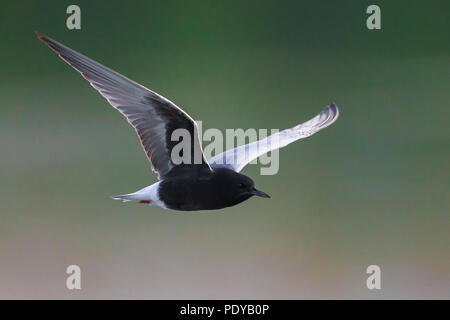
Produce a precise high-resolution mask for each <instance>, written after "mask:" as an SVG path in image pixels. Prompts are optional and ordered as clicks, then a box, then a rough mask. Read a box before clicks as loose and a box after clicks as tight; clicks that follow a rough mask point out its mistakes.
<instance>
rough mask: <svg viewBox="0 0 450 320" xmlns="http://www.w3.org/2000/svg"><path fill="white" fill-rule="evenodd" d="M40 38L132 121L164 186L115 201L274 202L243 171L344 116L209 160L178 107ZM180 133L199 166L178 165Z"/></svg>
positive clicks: (320, 118) (213, 205) (193, 205)
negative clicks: (183, 132) (176, 134)
mask: <svg viewBox="0 0 450 320" xmlns="http://www.w3.org/2000/svg"><path fill="white" fill-rule="evenodd" d="M36 34H37V36H38V38H39V39H40V40H41V41H42V42H44V43H45V44H47V45H48V46H49V47H50V48H51V49H52V50H53V51H55V52H56V53H57V54H58V55H59V56H60V57H61V58H62V59H63V60H64V61H66V62H67V63H68V64H69V65H71V66H72V67H73V68H74V69H75V70H77V71H78V72H80V73H81V75H82V76H83V77H84V78H85V79H86V80H88V81H89V82H90V84H91V85H92V86H93V87H94V88H95V89H97V90H98V91H99V92H100V94H101V95H102V96H103V97H105V98H106V99H107V100H108V102H109V103H110V104H111V105H112V106H113V107H114V108H116V109H117V110H119V112H120V113H122V114H123V115H124V116H125V117H126V118H127V120H128V122H129V123H130V124H131V125H132V126H133V127H134V129H135V130H136V132H137V134H138V136H139V139H140V141H141V144H142V147H143V148H144V151H145V153H146V154H147V157H148V160H149V161H150V163H151V164H152V168H153V171H155V172H157V173H158V175H159V176H158V178H159V180H160V181H158V182H156V183H154V184H152V185H150V186H148V187H145V188H143V189H141V190H139V191H136V192H134V193H130V194H124V195H120V196H114V197H112V198H113V199H119V200H123V201H139V202H141V203H147V204H149V205H152V206H159V207H163V208H166V209H172V210H183V211H192V210H212V209H221V208H225V207H230V206H234V205H236V204H238V203H241V202H243V201H245V200H247V199H249V198H250V197H252V196H259V197H264V198H270V197H269V195H267V194H266V193H264V192H262V191H260V190H258V189H256V188H255V183H254V182H253V180H252V179H250V178H249V177H247V176H245V175H243V174H240V173H239V172H240V171H241V170H242V168H244V167H245V166H246V165H247V164H248V163H249V162H250V161H252V160H254V159H256V158H258V157H259V156H261V155H263V154H265V153H267V152H269V151H272V150H276V149H278V148H282V147H284V146H286V145H288V144H290V143H292V142H294V141H296V140H298V139H302V138H306V137H309V136H311V135H313V134H314V133H316V132H318V131H320V130H322V129H324V128H326V127H328V126H329V125H331V124H332V123H334V122H335V121H336V119H337V118H338V116H339V110H338V107H337V106H336V104H334V103H332V104H330V105H328V106H326V107H325V108H324V109H323V110H322V111H321V112H320V113H319V114H318V115H317V116H315V117H314V118H312V119H311V120H309V121H307V122H305V123H302V124H299V125H297V126H295V127H293V128H290V129H286V130H283V131H280V132H277V133H275V134H273V135H271V136H269V137H266V138H264V139H261V140H259V141H255V142H252V143H249V144H246V145H242V146H239V147H237V148H234V149H230V150H227V151H225V152H223V153H221V154H219V155H217V156H214V157H212V158H211V159H209V160H206V159H205V157H204V155H203V151H202V147H201V143H200V139H199V136H198V132H197V131H198V130H197V125H196V123H195V122H194V120H192V118H191V117H190V116H189V115H188V114H187V113H186V112H184V111H183V110H182V109H181V108H179V107H178V106H176V105H175V104H174V103H173V102H171V101H169V100H168V99H166V98H164V97H162V96H160V95H159V94H157V93H155V92H153V91H151V90H150V89H147V88H145V87H144V86H142V85H140V84H138V83H136V82H134V81H132V80H130V79H128V78H126V77H124V76H123V75H121V74H119V73H117V72H115V71H114V70H111V69H109V68H107V67H105V66H103V65H101V64H100V63H98V62H95V61H94V60H92V59H90V58H88V57H86V56H84V55H82V54H80V53H78V52H76V51H74V50H72V49H70V48H68V47H66V46H64V45H62V44H60V43H59V42H57V41H55V40H53V39H51V38H49V37H47V36H45V35H43V34H41V33H39V32H36ZM176 129H185V130H187V132H189V133H190V136H191V137H192V139H191V140H192V141H191V147H192V148H190V149H191V156H190V157H188V159H194V158H195V159H199V160H198V161H184V162H183V161H181V162H180V161H178V160H179V159H176V161H175V160H174V159H173V157H172V149H173V148H174V146H175V145H176V143H177V142H176V141H172V139H171V137H172V133H173V132H174V130H176Z"/></svg>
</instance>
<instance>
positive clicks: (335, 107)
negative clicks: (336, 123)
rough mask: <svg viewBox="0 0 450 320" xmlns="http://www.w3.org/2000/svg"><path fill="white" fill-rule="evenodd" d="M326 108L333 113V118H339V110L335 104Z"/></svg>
mask: <svg viewBox="0 0 450 320" xmlns="http://www.w3.org/2000/svg"><path fill="white" fill-rule="evenodd" d="M327 108H330V109H331V110H332V111H333V114H334V117H335V118H337V117H338V116H339V108H338V106H337V104H336V103H335V102H332V103H330V104H329V105H328V106H327Z"/></svg>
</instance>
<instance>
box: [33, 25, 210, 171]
mask: <svg viewBox="0 0 450 320" xmlns="http://www.w3.org/2000/svg"><path fill="white" fill-rule="evenodd" d="M36 34H37V36H38V38H39V39H40V40H41V41H42V42H44V43H45V44H47V45H48V46H49V47H50V48H51V49H52V50H53V51H55V52H56V53H57V54H58V55H59V56H60V57H61V59H63V60H64V61H65V62H67V63H68V64H69V65H71V66H72V67H73V68H74V69H75V70H77V71H78V72H80V73H81V75H82V76H83V77H84V78H85V79H86V80H88V81H89V82H90V84H91V85H92V86H93V87H94V88H95V89H97V90H98V91H99V92H100V94H101V95H102V96H103V97H105V98H106V100H108V102H109V103H110V104H111V105H112V106H113V107H114V108H116V109H117V110H119V111H120V113H122V114H123V115H124V116H125V117H126V118H127V120H128V122H129V123H130V124H131V125H132V126H133V127H134V128H135V130H136V132H137V134H138V136H139V138H140V140H141V144H142V147H143V148H144V151H145V153H146V154H147V157H148V159H149V161H150V163H151V164H152V168H153V171H155V172H157V173H158V174H159V178H160V179H162V178H164V177H166V176H168V175H170V174H171V173H172V172H174V171H177V172H179V171H180V170H194V169H202V170H204V169H208V170H211V168H210V167H209V164H208V162H207V161H206V159H205V158H204V156H203V152H202V147H201V143H200V139H199V137H198V128H197V125H196V123H195V122H194V120H192V118H191V117H190V116H189V115H188V114H187V113H186V112H184V111H183V110H182V109H180V108H179V107H178V106H176V105H175V104H174V103H173V102H171V101H169V100H168V99H166V98H164V97H163V96H160V95H159V94H157V93H156V92H153V91H151V90H150V89H147V88H145V87H144V86H142V85H140V84H138V83H136V82H134V81H133V80H130V79H128V78H126V77H124V76H123V75H121V74H119V73H118V72H115V71H114V70H111V69H109V68H107V67H105V66H103V65H101V64H100V63H98V62H96V61H94V60H92V59H90V58H88V57H86V56H84V55H82V54H80V53H78V52H76V51H74V50H72V49H70V48H68V47H66V46H64V45H62V44H61V43H59V42H57V41H55V40H53V39H51V38H49V37H47V36H45V35H43V34H41V33H39V32H36ZM175 129H186V130H187V132H189V134H190V137H189V138H190V140H191V141H190V143H191V148H190V149H191V157H190V159H191V161H184V162H183V163H180V161H175V162H176V163H174V161H173V159H172V157H171V153H172V149H173V147H174V146H175V145H176V144H177V143H178V141H172V139H171V137H172V132H173V131H174V130H175ZM194 155H195V156H194ZM195 157H196V158H195ZM199 157H200V159H197V158H199ZM194 158H195V159H194Z"/></svg>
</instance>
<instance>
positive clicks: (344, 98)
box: [0, 0, 450, 299]
mask: <svg viewBox="0 0 450 320" xmlns="http://www.w3.org/2000/svg"><path fill="white" fill-rule="evenodd" d="M373 3H374V2H372V1H362V0H361V1H320V2H319V1H293V2H287V1H189V2H188V1H183V2H182V1H95V2H94V1H57V2H56V1H29V0H27V1H20V2H17V1H16V2H13V1H8V2H5V3H2V8H1V9H0V30H1V33H2V42H1V44H0V57H1V59H0V67H1V68H0V70H1V76H0V92H1V94H0V107H1V113H2V116H1V117H0V146H1V157H0V178H1V187H0V191H1V193H0V194H1V202H0V212H1V214H0V221H1V223H0V298H8V299H10V298H44V299H46V298H62V299H79V298H98V299H103V298H125V299H131V298H150V299H170V298H177V299H180V298H225V299H226V298H236V299H240V298H254V299H258V298H265V299H282V298H285V299H303V298H329V299H335V298H368V299H380V298H385V299H389V298H447V299H448V298H450V254H449V252H450V236H449V227H450V219H449V211H450V197H449V190H450V157H449V156H450V129H449V126H448V121H449V117H450V108H449V107H450V106H449V89H450V85H449V84H450V77H449V75H450V54H449V53H450V41H449V32H450V3H449V2H448V1H376V2H375V3H376V4H378V5H379V6H380V7H381V23H382V29H381V30H378V31H369V30H368V29H367V28H366V19H367V16H368V15H367V14H366V13H365V12H366V8H367V6H368V5H370V4H373ZM70 4H78V5H79V6H80V7H81V12H82V13H81V15H82V21H81V23H82V28H81V30H76V31H70V30H68V29H67V28H66V18H67V16H68V15H67V14H66V8H67V6H68V5H70ZM34 30H39V31H41V32H43V33H46V34H47V35H49V36H50V37H53V38H54V39H56V40H58V41H60V42H62V43H64V44H66V45H68V46H70V47H72V48H73V49H75V50H77V51H80V52H82V53H84V54H85V55H87V56H89V57H91V58H93V59H95V60H97V61H99V62H101V63H103V64H105V65H107V66H109V67H111V68H113V69H115V70H117V71H119V72H121V73H123V74H125V75H126V76H128V77H130V78H132V79H134V80H135V81H137V82H140V83H142V84H143V85H145V86H148V87H149V88H152V89H153V90H155V91H157V92H159V93H160V94H162V95H164V96H166V97H168V98H169V99H171V100H173V101H174V102H175V103H177V104H178V105H180V106H181V107H183V108H184V109H185V110H186V111H187V112H188V113H189V114H190V115H191V116H192V117H193V118H194V119H196V120H202V121H203V126H204V129H207V128H212V127H214V128H219V129H221V130H224V129H226V128H280V129H283V128H287V127H290V126H293V125H295V124H298V123H301V122H303V121H306V120H308V119H310V118H311V117H312V116H314V115H315V114H316V113H317V112H319V111H320V110H321V109H322V108H323V107H324V106H325V105H326V104H328V103H329V102H331V101H335V102H336V103H337V104H338V105H339V107H340V110H341V116H340V119H339V120H338V121H337V122H336V123H335V124H334V125H333V126H331V127H330V128H328V129H326V130H324V131H323V132H320V133H319V134H317V135H315V136H313V137H311V138H309V139H306V140H302V141H300V142H297V143H294V144H292V145H289V146H288V147H286V148H284V149H283V150H281V152H280V171H279V173H278V174H277V175H275V176H260V175H259V168H258V166H256V165H250V166H248V167H246V169H245V170H244V171H243V173H244V174H247V175H249V176H251V177H252V178H253V179H254V180H255V181H256V185H257V186H258V187H259V188H261V189H262V190H264V191H266V192H267V193H269V194H270V195H272V199H270V200H266V199H259V198H258V199H250V200H249V201H247V202H244V203H243V204H241V205H239V206H236V207H233V208H229V209H226V210H220V211H211V212H200V213H182V214H176V213H174V212H170V211H166V210H163V209H159V208H153V207H151V208H149V207H147V206H144V205H139V204H135V203H131V204H122V203H120V202H117V201H112V200H111V199H109V196H110V195H115V194H121V193H127V192H132V191H135V190H137V189H138V188H141V187H144V186H146V185H149V184H152V183H154V182H155V181H156V175H154V174H152V172H151V170H150V166H149V164H148V162H147V160H146V157H145V156H144V153H143V151H142V150H141V147H140V145H139V142H138V139H137V138H136V136H135V132H134V130H133V129H132V128H131V127H130V126H129V125H128V123H127V122H126V121H125V120H124V119H123V117H122V116H121V115H120V114H119V113H118V112H116V111H115V110H114V109H113V108H111V107H110V106H109V105H108V103H107V102H106V100H104V99H103V98H102V97H101V96H100V95H99V94H98V93H97V92H96V91H95V90H93V89H92V88H91V87H90V85H89V83H88V82H87V81H85V80H84V79H82V78H81V77H80V75H79V74H78V73H77V72H75V71H74V70H73V69H71V68H70V67H69V66H68V65H66V64H65V63H64V62H63V61H61V60H60V59H59V58H58V57H57V56H56V55H55V54H54V53H53V52H51V51H50V50H49V49H48V48H47V47H46V46H44V45H43V44H42V43H40V42H39V41H38V40H37V39H36V37H35V35H34V34H33V31H34ZM71 264H77V265H79V266H80V267H81V270H82V290H80V291H76V290H75V291H69V290H67V289H66V287H65V281H66V277H67V275H66V273H65V270H66V267H67V266H68V265H71ZM371 264H376V265H379V266H380V267H381V271H382V282H381V285H382V290H378V291H377V290H374V291H369V290H368V289H367V288H366V278H367V276H368V275H367V274H366V273H365V271H366V268H367V266H369V265H371Z"/></svg>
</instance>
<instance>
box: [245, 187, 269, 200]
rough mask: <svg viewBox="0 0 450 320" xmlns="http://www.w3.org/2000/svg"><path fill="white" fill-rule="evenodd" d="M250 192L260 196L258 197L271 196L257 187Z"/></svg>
mask: <svg viewBox="0 0 450 320" xmlns="http://www.w3.org/2000/svg"><path fill="white" fill-rule="evenodd" d="M250 193H251V194H253V195H255V196H258V197H262V198H270V196H269V195H268V194H267V193H265V192H262V191H261V190H258V189H256V188H253V189H252V191H250Z"/></svg>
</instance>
